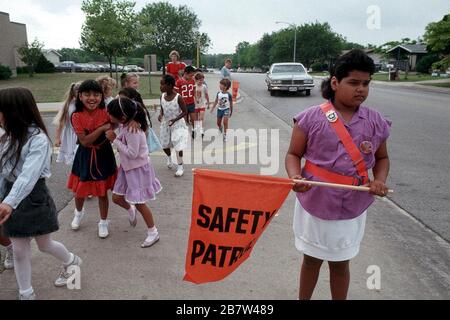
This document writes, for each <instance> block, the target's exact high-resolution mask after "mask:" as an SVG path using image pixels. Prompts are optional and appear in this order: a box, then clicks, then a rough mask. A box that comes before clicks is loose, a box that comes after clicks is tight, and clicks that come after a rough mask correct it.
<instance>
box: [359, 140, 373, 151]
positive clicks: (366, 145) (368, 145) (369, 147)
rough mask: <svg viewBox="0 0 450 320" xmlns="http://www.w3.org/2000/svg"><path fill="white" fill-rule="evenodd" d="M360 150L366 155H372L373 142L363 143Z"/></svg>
mask: <svg viewBox="0 0 450 320" xmlns="http://www.w3.org/2000/svg"><path fill="white" fill-rule="evenodd" d="M359 149H360V150H361V152H362V153H364V154H371V153H372V152H373V145H372V142H370V141H363V142H361V144H360V145H359Z"/></svg>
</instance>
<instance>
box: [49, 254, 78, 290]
mask: <svg viewBox="0 0 450 320" xmlns="http://www.w3.org/2000/svg"><path fill="white" fill-rule="evenodd" d="M82 263H83V260H81V258H80V257H79V256H76V255H74V257H73V261H72V263H71V264H69V265H68V266H62V267H61V271H60V273H59V275H58V278H57V279H56V280H55V286H56V287H65V286H67V280H68V279H69V278H70V276H71V275H72V273H70V272H69V271H68V269H69V267H70V266H78V267H79V266H81V264H82Z"/></svg>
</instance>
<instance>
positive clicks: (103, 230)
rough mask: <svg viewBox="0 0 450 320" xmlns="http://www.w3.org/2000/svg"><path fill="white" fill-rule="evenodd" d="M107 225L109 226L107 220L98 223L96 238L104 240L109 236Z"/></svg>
mask: <svg viewBox="0 0 450 320" xmlns="http://www.w3.org/2000/svg"><path fill="white" fill-rule="evenodd" d="M108 225H109V221H108V220H106V222H103V221H100V222H99V223H98V236H99V237H100V238H102V239H106V238H107V237H108V236H109V232H108Z"/></svg>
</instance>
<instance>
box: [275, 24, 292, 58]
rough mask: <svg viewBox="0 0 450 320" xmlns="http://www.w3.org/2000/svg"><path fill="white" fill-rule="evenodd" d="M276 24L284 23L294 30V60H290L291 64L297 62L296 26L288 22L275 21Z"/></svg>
mask: <svg viewBox="0 0 450 320" xmlns="http://www.w3.org/2000/svg"><path fill="white" fill-rule="evenodd" d="M275 23H276V24H280V23H284V24H287V25H289V26H291V27H293V28H294V58H293V59H292V61H293V62H296V60H297V25H296V24H294V23H290V22H284V21H276V22H275Z"/></svg>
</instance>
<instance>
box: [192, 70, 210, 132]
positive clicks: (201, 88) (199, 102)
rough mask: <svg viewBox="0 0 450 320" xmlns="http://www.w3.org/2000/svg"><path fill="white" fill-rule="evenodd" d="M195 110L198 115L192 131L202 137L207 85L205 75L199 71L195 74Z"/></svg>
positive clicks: (207, 107)
mask: <svg viewBox="0 0 450 320" xmlns="http://www.w3.org/2000/svg"><path fill="white" fill-rule="evenodd" d="M194 79H195V112H196V113H197V115H198V119H197V121H196V122H195V123H194V131H196V132H197V133H200V134H201V136H202V138H203V137H204V136H205V132H204V130H203V123H204V120H205V111H206V109H208V110H209V94H208V87H207V86H206V84H205V75H204V74H203V73H201V72H198V73H196V74H195V77H194Z"/></svg>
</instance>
